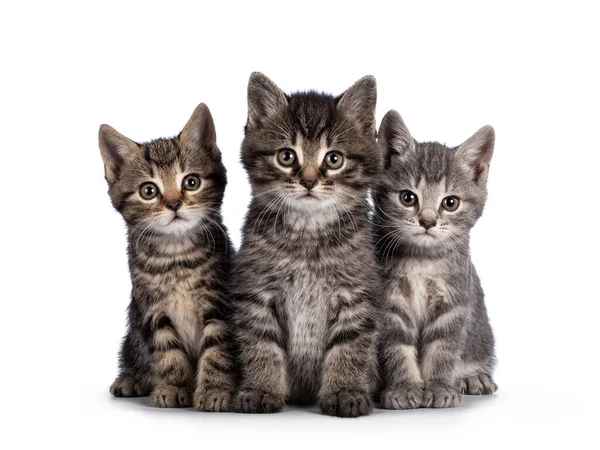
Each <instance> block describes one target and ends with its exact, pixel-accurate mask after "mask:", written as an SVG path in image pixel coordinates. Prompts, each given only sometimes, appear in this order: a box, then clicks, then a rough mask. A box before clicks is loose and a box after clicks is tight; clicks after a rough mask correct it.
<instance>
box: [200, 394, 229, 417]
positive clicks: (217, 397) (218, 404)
mask: <svg viewBox="0 0 600 450" xmlns="http://www.w3.org/2000/svg"><path fill="white" fill-rule="evenodd" d="M230 406H231V392H230V391H227V390H221V389H210V390H208V391H206V390H203V389H196V392H195V393H194V408H197V409H199V410H200V411H208V412H226V411H229V410H230V409H231V408H230Z"/></svg>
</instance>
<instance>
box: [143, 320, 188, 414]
mask: <svg viewBox="0 0 600 450" xmlns="http://www.w3.org/2000/svg"><path fill="white" fill-rule="evenodd" d="M152 340H153V350H154V364H153V372H154V377H155V379H156V380H157V383H156V385H155V387H154V389H152V392H151V393H150V400H151V401H152V406H155V407H158V408H181V407H188V406H191V401H190V395H189V385H190V381H191V379H192V368H191V365H190V361H189V358H188V355H187V354H186V353H185V351H184V350H183V344H182V343H181V339H180V338H179V335H178V333H177V331H176V330H175V327H174V326H173V323H172V322H171V319H169V318H168V317H167V316H162V317H161V318H160V319H158V320H157V321H156V323H155V324H154V330H153V336H152Z"/></svg>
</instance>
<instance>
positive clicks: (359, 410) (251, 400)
mask: <svg viewBox="0 0 600 450" xmlns="http://www.w3.org/2000/svg"><path fill="white" fill-rule="evenodd" d="M375 98H376V88H375V80H374V79H373V78H371V77H366V78H363V79H362V80H360V81H359V82H357V83H356V84H355V85H354V86H353V87H352V88H350V89H349V90H348V91H346V93H345V94H344V95H343V96H340V97H333V96H329V95H325V94H317V93H315V92H308V93H298V94H294V95H290V96H288V95H286V94H284V93H283V92H282V91H281V90H279V88H278V87H277V86H275V85H274V84H273V82H271V80H269V79H268V78H267V77H265V76H264V75H262V74H253V75H252V77H251V78H250V83H249V88H248V101H249V113H248V124H247V127H246V135H245V139H244V142H243V144H242V162H243V164H244V166H245V168H246V170H247V171H248V174H249V177H250V181H251V184H252V190H253V198H252V201H251V203H250V207H249V210H248V214H247V216H246V221H245V224H244V228H243V242H242V246H241V249H240V251H239V253H238V255H237V257H236V263H235V264H234V270H233V274H232V277H233V282H232V286H233V289H234V299H235V303H234V305H235V307H234V309H235V312H234V320H235V334H236V337H237V341H238V345H239V357H240V365H241V387H240V392H239V395H238V397H237V402H236V405H237V409H238V410H239V411H241V412H246V413H257V412H275V411H279V410H280V409H282V407H283V406H284V404H285V402H286V401H288V402H292V403H304V404H312V403H315V402H318V403H319V405H320V407H321V409H322V411H323V412H324V413H325V414H329V415H335V416H358V415H363V414H368V413H369V412H370V411H371V408H372V406H371V405H372V400H371V397H372V394H373V390H374V388H375V387H376V376H377V374H376V372H377V370H376V323H377V317H376V314H377V308H376V305H375V299H376V298H377V290H378V287H379V281H378V274H377V265H376V261H375V258H374V256H373V253H372V247H371V245H372V244H371V243H372V236H371V229H370V226H369V223H368V221H367V212H368V206H367V203H366V196H367V190H368V188H369V185H370V180H371V179H373V178H374V177H375V175H376V173H377V171H378V170H379V165H380V156H379V154H378V152H377V149H376V146H375V128H374V109H375ZM286 148H287V149H293V150H294V151H295V154H296V156H297V161H296V162H297V164H295V165H292V166H291V167H282V166H281V165H280V164H278V162H277V159H276V158H277V154H278V151H279V150H280V149H286ZM330 151H337V152H339V154H341V155H342V156H343V158H344V159H343V161H344V162H343V166H342V167H341V168H340V169H335V170H334V169H330V168H326V167H325V165H324V158H325V157H326V155H327V154H328V152H330ZM306 180H312V181H313V182H314V183H316V184H315V187H314V188H311V190H310V195H312V197H308V198H307V197H306V195H308V194H309V188H308V187H306V186H305V184H306ZM302 183H305V184H302Z"/></svg>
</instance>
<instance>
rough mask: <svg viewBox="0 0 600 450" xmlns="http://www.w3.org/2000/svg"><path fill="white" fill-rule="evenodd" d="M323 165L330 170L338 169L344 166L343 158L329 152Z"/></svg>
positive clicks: (336, 153)
mask: <svg viewBox="0 0 600 450" xmlns="http://www.w3.org/2000/svg"><path fill="white" fill-rule="evenodd" d="M325 164H326V165H327V167H329V168H330V169H339V168H340V167H342V164H344V157H343V156H342V155H341V154H340V153H338V152H329V153H327V155H325Z"/></svg>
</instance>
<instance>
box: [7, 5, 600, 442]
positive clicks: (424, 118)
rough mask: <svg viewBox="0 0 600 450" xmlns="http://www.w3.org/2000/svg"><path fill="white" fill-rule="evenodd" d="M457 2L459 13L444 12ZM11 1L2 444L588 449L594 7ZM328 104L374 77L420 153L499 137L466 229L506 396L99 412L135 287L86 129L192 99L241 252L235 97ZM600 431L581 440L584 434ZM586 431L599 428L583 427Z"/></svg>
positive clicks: (139, 120)
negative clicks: (254, 86)
mask: <svg viewBox="0 0 600 450" xmlns="http://www.w3.org/2000/svg"><path fill="white" fill-rule="evenodd" d="M450 3H452V5H450ZM16 4H17V3H16V2H15V4H14V5H8V2H6V3H5V2H3V3H2V6H1V7H0V22H1V24H0V46H1V47H0V48H1V69H0V79H1V83H0V95H1V96H0V124H1V125H0V127H1V128H0V129H1V132H2V137H1V140H0V145H1V156H0V169H1V176H0V183H1V190H0V192H1V198H2V203H3V204H2V207H1V209H0V211H1V212H0V214H1V220H0V227H1V232H2V233H1V236H2V244H1V245H2V247H1V257H0V258H1V259H0V264H1V265H2V267H1V271H0V274H1V277H2V279H1V282H0V293H1V305H2V309H1V311H2V312H1V313H0V317H1V325H0V335H1V336H0V338H1V340H0V343H1V346H2V347H1V351H0V355H1V356H0V364H1V369H0V377H1V380H0V381H1V383H0V386H1V387H2V389H3V391H4V392H2V395H1V396H0V398H2V408H1V410H2V412H1V413H0V415H2V416H3V418H2V419H1V420H0V428H1V429H2V431H1V432H0V446H1V447H2V448H6V449H9V448H11V449H12V448H31V447H33V446H39V445H42V444H46V445H48V446H50V447H51V448H52V447H54V446H60V447H62V448H102V449H106V448H108V449H120V448H146V449H150V448H165V447H166V446H169V448H171V449H174V448H178V447H184V446H185V447H186V448H203V449H207V448H218V447H221V446H224V447H226V448H227V447H233V446H235V447H238V448H239V447H243V448H261V449H262V448H269V447H273V448H275V447H280V448H281V447H284V446H285V447H288V446H291V447H294V448H313V447H315V446H316V448H319V447H320V446H325V445H327V446H331V447H334V448H338V447H342V448H355V447H356V448H361V447H365V448H374V446H382V445H387V446H389V447H393V448H403V449H407V448H410V447H411V446H414V447H416V446H418V447H419V448H442V447H443V448H444V449H446V448H459V447H460V448H486V447H492V448H495V447H502V448H504V447H506V446H507V445H511V446H514V447H517V448H521V447H523V446H525V445H528V446H529V445H532V446H534V445H535V446H536V447H535V448H537V447H538V446H546V445H550V444H555V445H569V446H570V447H572V448H585V447H595V448H598V447H597V446H598V437H597V434H596V432H597V424H598V416H599V414H598V410H597V407H598V405H599V402H600V398H599V392H600V389H599V388H598V386H600V380H599V379H598V377H599V374H598V368H599V364H598V343H599V339H598V335H597V329H598V314H599V313H600V295H598V289H599V288H598V253H599V252H600V248H599V247H600V246H599V242H598V231H597V227H598V219H599V218H600V217H599V213H598V211H599V206H598V204H599V201H600V199H599V195H598V189H597V185H598V163H599V162H600V156H599V154H600V148H599V147H600V146H599V144H598V142H600V140H599V137H598V124H599V119H600V114H599V107H600V95H599V87H598V80H599V79H600V71H599V65H598V64H599V58H598V52H599V49H598V43H599V42H600V32H599V27H598V18H599V15H598V12H597V11H596V10H595V8H593V3H592V2H590V3H589V4H586V3H579V2H573V1H570V2H565V3H563V4H559V3H555V2H543V3H526V2H517V3H515V4H511V3H510V2H506V1H503V2H498V3H497V4H495V5H492V4H487V3H486V4H484V3H483V2H474V3H471V4H468V3H460V4H457V3H455V2H447V3H446V2H440V3H431V2H419V3H418V6H417V2H413V4H401V3H400V2H390V3H389V4H388V3H383V2H378V1H374V0H369V1H363V2H352V1H346V2H339V3H333V2H325V1H323V0H321V1H318V2H311V1H302V2H295V3H284V2H273V3H266V2H256V1H247V2H243V3H241V2H240V4H225V2H217V1H213V2H194V3H179V2H173V1H171V2H168V3H167V2H165V4H164V5H158V4H154V3H152V2H142V3H139V4H130V3H125V2H116V3H112V2H109V1H107V0H103V1H101V2H94V3H92V2H73V3H72V4H66V3H63V2H39V3H32V2H19V3H18V6H15V5H16ZM256 70H258V71H262V72H263V73H265V74H267V75H268V76H269V77H271V78H272V79H273V80H274V81H275V82H276V83H278V84H279V86H280V87H281V88H282V89H284V90H286V91H293V90H299V89H310V88H316V89H318V90H323V91H326V92H331V93H335V94H338V93H340V92H342V91H343V90H345V89H346V88H348V87H349V86H350V85H351V84H352V83H353V82H354V81H356V80H357V79H358V78H360V77H362V76H363V75H367V74H372V75H374V76H375V77H376V78H377V82H378V92H379V100H378V108H377V119H378V122H379V121H380V120H381V118H382V117H383V115H384V114H385V113H386V111H388V110H389V109H391V108H395V109H397V110H398V111H400V113H401V114H402V115H403V117H404V119H405V121H406V123H407V125H408V127H409V128H410V130H411V131H412V134H413V136H414V137H415V138H416V139H418V140H440V141H443V142H447V143H448V144H450V145H457V144H459V143H461V142H462V141H463V140H465V139H466V138H467V137H469V136H470V135H471V134H472V133H473V132H475V131H476V130H477V129H478V128H479V127H481V126H482V125H485V124H488V123H489V124H491V125H493V126H494V127H495V129H496V133H497V141H496V152H495V154H494V158H493V160H492V166H491V174H490V181H489V191H490V195H489V200H488V205H487V208H486V211H485V213H484V217H483V218H482V219H481V221H480V222H479V223H478V224H477V226H476V228H475V229H474V231H473V239H472V248H473V258H474V260H475V264H476V266H477V269H478V271H479V274H480V276H481V278H482V282H483V286H484V289H485V291H486V295H487V305H488V309H489V313H490V316H491V320H492V324H493V327H494V329H495V331H496V336H497V343H498V344H497V348H498V357H499V366H498V370H497V374H496V379H497V382H498V384H499V386H500V390H499V391H498V393H497V394H496V395H494V396H492V397H487V398H465V400H464V403H463V405H462V406H460V407H459V408H457V409H453V410H418V411H398V412H390V411H382V410H376V411H375V412H374V414H373V415H372V416H370V417H365V418H360V419H349V420H342V419H336V418H330V417H324V416H322V415H320V414H318V412H317V410H316V409H298V408H287V409H286V411H285V412H283V413H280V414H276V415H269V416H244V415H237V414H207V413H199V412H194V411H192V410H156V409H153V408H151V407H150V406H149V402H148V401H147V400H146V399H144V400H123V399H113V398H111V397H110V396H109V393H108V387H109V385H110V384H111V382H112V381H113V378H114V376H115V375H116V370H117V367H116V362H117V359H116V355H117V350H118V346H119V343H120V339H121V337H122V335H123V332H124V327H125V308H126V306H127V304H128V296H129V290H130V284H129V275H128V271H127V262H126V253H125V244H126V243H125V228H124V224H123V222H122V220H121V218H120V216H119V215H118V214H117V213H116V212H115V211H114V210H113V209H112V207H111V205H110V201H109V198H108V196H107V194H106V190H107V187H106V184H105V181H104V179H103V167H102V161H101V158H100V154H99V151H98V146H97V131H98V127H99V125H100V124H101V123H108V124H110V125H112V126H113V127H115V128H116V129H117V130H119V131H120V132H121V133H123V134H125V135H126V136H128V137H130V138H132V139H134V140H136V141H144V140H149V139H152V138H155V137H159V136H169V135H174V134H177V133H178V132H179V131H180V130H181V128H182V127H183V125H184V124H185V123H186V121H187V119H188V117H189V115H190V114H191V113H192V111H193V110H194V107H195V106H196V105H197V104H198V103H199V102H205V103H207V104H208V106H209V107H210V109H211V111H212V114H213V116H214V119H215V122H216V127H217V133H218V142H219V145H220V148H221V150H222V152H223V156H224V159H225V163H226V166H227V168H228V171H229V185H228V187H227V194H226V196H225V204H224V216H225V220H226V223H227V225H228V227H229V229H230V232H231V235H232V237H233V240H234V242H235V244H236V246H238V245H239V241H240V232H239V230H240V226H241V224H242V220H243V216H244V213H245V209H246V205H247V203H248V200H249V197H248V184H247V181H246V176H245V173H244V172H243V170H242V168H241V166H240V164H239V162H238V157H239V145H240V142H241V140H242V133H243V126H244V124H245V120H246V86H247V80H248V76H249V75H250V73H251V72H252V71H256ZM593 427H594V428H593ZM595 428H596V429H595Z"/></svg>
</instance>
